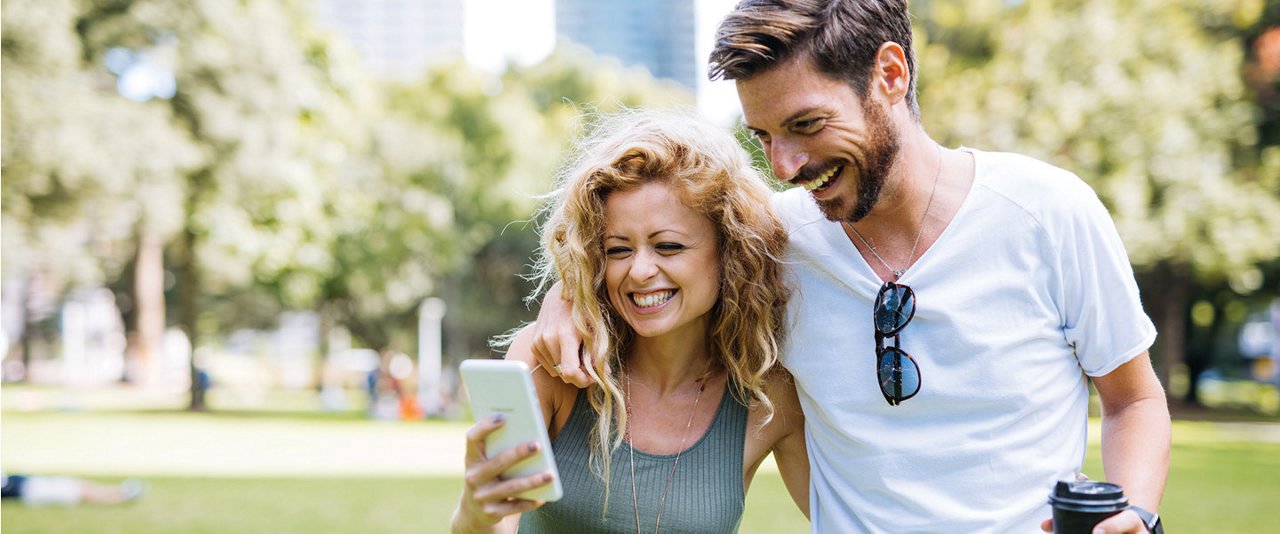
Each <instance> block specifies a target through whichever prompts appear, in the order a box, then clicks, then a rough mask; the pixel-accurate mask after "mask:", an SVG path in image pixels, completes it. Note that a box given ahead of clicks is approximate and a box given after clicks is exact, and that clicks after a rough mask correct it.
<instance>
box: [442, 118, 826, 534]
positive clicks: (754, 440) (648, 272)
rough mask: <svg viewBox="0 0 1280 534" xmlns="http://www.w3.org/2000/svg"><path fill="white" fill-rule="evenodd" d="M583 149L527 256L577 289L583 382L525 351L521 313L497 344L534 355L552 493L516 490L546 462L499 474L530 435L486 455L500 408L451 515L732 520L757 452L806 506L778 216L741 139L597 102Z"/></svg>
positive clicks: (472, 451)
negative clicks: (535, 249) (787, 358)
mask: <svg viewBox="0 0 1280 534" xmlns="http://www.w3.org/2000/svg"><path fill="white" fill-rule="evenodd" d="M578 152H579V156H578V158H577V159H576V161H575V162H574V163H573V164H571V165H569V166H568V167H567V169H568V170H567V172H566V173H565V175H564V176H563V179H562V180H561V185H560V188H559V189H558V190H557V192H556V194H555V196H554V202H553V203H552V204H551V205H550V206H549V207H548V208H547V209H548V210H549V212H550V214H549V217H548V218H547V222H546V223H545V225H544V226H543V228H542V236H543V248H542V252H541V257H540V258H539V260H540V261H539V263H538V270H539V275H540V278H541V281H542V284H541V287H546V286H547V285H549V284H551V283H560V284H562V292H563V294H564V295H565V296H566V298H570V299H571V300H572V302H573V318H574V321H575V324H577V325H578V327H579V329H580V330H581V331H582V332H584V333H585V335H584V339H586V340H587V343H586V346H585V347H584V350H586V351H590V353H591V354H593V355H595V357H593V358H592V359H591V361H592V362H596V364H595V368H594V369H591V370H590V371H591V372H592V373H593V375H594V378H595V379H596V383H595V384H593V385H592V386H590V387H588V388H586V389H582V390H579V389H578V388H576V387H574V386H572V385H569V384H566V383H564V382H562V381H561V380H559V379H555V378H552V377H551V376H550V375H549V374H547V373H546V372H545V371H544V370H542V369H540V368H537V367H536V366H535V358H534V356H533V354H532V352H531V339H530V331H529V330H528V329H526V330H525V331H523V332H521V333H519V334H518V335H517V336H516V337H515V339H514V341H513V342H512V343H511V346H510V349H509V351H508V353H507V358H511V359H519V360H522V361H525V362H526V363H528V364H529V366H530V367H531V368H534V372H533V373H534V375H533V378H534V384H535V386H536V388H537V390H538V396H539V399H540V401H541V404H542V412H543V415H544V417H546V419H547V421H546V423H547V428H548V430H549V432H550V435H551V439H552V443H553V445H552V449H553V451H554V453H555V456H556V462H557V464H558V466H559V469H560V476H561V482H562V484H563V486H564V491H565V496H564V498H562V499H561V500H559V501H557V502H553V503H546V504H544V503H539V502H531V501H525V500H520V499H516V498H514V495H517V494H519V493H522V492H524V491H526V490H528V489H530V488H532V487H537V486H540V485H543V484H546V483H548V482H549V481H550V478H549V477H547V476H545V475H533V476H529V477H525V478H519V479H512V480H501V479H499V478H498V477H497V474H498V473H501V472H502V471H503V470H504V469H506V468H507V467H509V466H510V465H513V464H514V463H516V462H518V461H520V460H522V459H524V458H526V457H528V456H530V455H532V454H537V452H536V451H534V450H532V447H517V448H515V449H513V450H511V451H508V452H504V453H503V454H499V455H496V456H494V457H493V458H486V456H485V454H484V438H485V436H486V435H488V434H489V433H490V432H492V431H494V430H495V429H496V428H498V427H499V426H500V424H501V422H499V421H492V420H485V421H480V422H477V423H476V425H475V426H473V427H472V428H471V430H470V431H469V432H468V433H467V440H468V442H467V449H468V450H467V476H466V485H465V487H464V490H463V494H462V497H461V501H460V503H459V506H458V509H457V510H456V511H455V513H454V517H453V530H454V531H455V532H487V531H503V532H510V531H514V530H515V529H516V527H517V525H518V526H519V528H520V530H521V531H522V532H568V531H604V532H650V531H655V532H656V531H672V532H726V531H734V530H736V529H737V526H738V523H739V521H740V519H741V515H742V505H743V500H744V496H745V493H746V489H747V487H748V485H749V484H750V482H751V478H752V476H753V475H754V474H755V471H756V468H757V467H759V465H760V463H761V462H762V461H763V460H764V458H765V457H766V456H767V455H768V454H769V453H770V452H773V453H774V455H775V458H776V460H777V463H778V466H779V468H780V470H781V472H782V476H783V480H784V482H785V483H786V485H787V488H788V490H789V491H790V492H791V495H792V497H793V498H794V499H795V501H796V503H797V505H798V506H799V507H800V509H801V510H802V511H804V512H805V513H806V514H807V512H808V480H809V473H808V457H807V455H806V452H805V448H804V433H803V426H804V421H803V416H802V415H801V412H800V407H799V402H798V401H797V399H796V394H795V389H794V386H793V385H792V384H791V382H790V377H789V376H788V375H786V373H785V372H784V371H782V369H781V368H780V367H778V366H777V365H776V362H777V355H778V351H779V344H780V343H781V336H782V331H783V323H784V320H785V309H784V308H785V304H786V301H787V299H788V297H789V292H788V289H787V286H786V284H784V283H783V280H782V275H781V274H780V269H779V266H778V258H779V257H780V255H781V252H782V249H783V247H784V245H785V242H786V234H785V233H784V231H783V229H782V227H781V225H780V223H779V222H778V221H777V220H776V219H775V218H774V217H773V215H772V214H771V213H770V212H769V208H768V206H769V196H768V195H769V191H768V190H767V189H766V188H765V186H764V185H763V183H762V181H761V179H760V177H759V175H758V174H757V173H756V172H755V171H754V170H753V169H752V168H751V166H750V163H749V160H748V158H747V155H746V154H745V152H744V151H743V150H742V148H741V147H740V146H738V144H737V142H736V141H735V140H734V138H733V137H732V136H731V135H729V134H728V133H726V132H721V131H718V130H716V129H714V128H711V127H708V126H705V125H702V124H701V123H699V122H698V121H696V120H694V119H692V118H690V117H689V116H686V115H680V114H672V113H658V112H627V113H623V114H619V115H616V116H613V117H610V118H609V119H607V120H605V121H602V122H601V123H598V124H597V127H596V128H594V130H593V132H592V133H591V134H590V135H588V136H587V138H586V139H585V140H584V141H582V143H581V145H580V147H579V151H578ZM540 290H541V288H540V289H539V291H540Z"/></svg>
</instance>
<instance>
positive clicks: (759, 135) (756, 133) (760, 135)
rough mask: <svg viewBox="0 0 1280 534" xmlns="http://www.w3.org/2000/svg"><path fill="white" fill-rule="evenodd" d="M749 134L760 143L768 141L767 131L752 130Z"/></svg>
mask: <svg viewBox="0 0 1280 534" xmlns="http://www.w3.org/2000/svg"><path fill="white" fill-rule="evenodd" d="M751 135H754V136H755V137H756V139H759V140H760V142H761V143H768V142H769V134H768V133H767V132H762V131H760V130H752V131H751Z"/></svg>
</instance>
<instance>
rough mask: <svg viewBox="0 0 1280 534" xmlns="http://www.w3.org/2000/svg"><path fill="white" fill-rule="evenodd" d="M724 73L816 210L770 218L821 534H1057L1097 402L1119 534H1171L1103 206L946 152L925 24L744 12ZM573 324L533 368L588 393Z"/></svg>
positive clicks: (844, 12) (899, 10) (1135, 302)
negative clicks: (930, 83)
mask: <svg viewBox="0 0 1280 534" xmlns="http://www.w3.org/2000/svg"><path fill="white" fill-rule="evenodd" d="M710 64H711V68H710V71H711V76H712V78H713V79H720V78H723V79H731V80H735V81H736V82H737V88H738V96H739V98H740V99H741V101H742V107H743V112H744V115H745V117H744V118H745V122H746V124H747V126H748V127H749V128H750V129H751V130H752V131H753V132H754V133H755V134H756V135H757V136H758V137H759V138H760V141H761V142H762V144H763V146H764V150H765V154H766V156H768V158H769V161H770V163H771V165H772V167H773V171H774V174H775V176H776V177H777V178H778V179H780V180H783V181H786V182H788V183H791V184H795V185H799V186H801V187H799V188H794V189H791V190H789V191H786V192H783V193H780V194H778V195H777V196H776V198H775V202H774V204H775V208H776V209H777V211H778V213H779V216H780V217H782V218H783V220H784V221H786V223H787V224H788V227H789V230H790V237H791V247H790V256H789V257H788V258H787V263H788V265H789V267H790V268H791V271H792V274H793V276H794V278H795V280H796V286H797V293H796V296H795V298H793V301H792V302H793V304H792V305H791V308H790V313H791V317H792V320H793V325H794V326H793V329H792V331H791V332H790V337H789V340H788V344H787V347H786V351H785V354H784V357H783V361H782V363H783V364H784V365H785V366H786V367H787V369H788V370H790V371H791V373H792V374H793V375H794V376H795V380H796V384H797V386H798V390H799V394H800V399H801V402H802V405H803V408H804V411H805V415H806V418H807V425H806V442H807V445H808V447H809V455H810V465H811V468H812V474H811V485H810V493H811V503H812V504H811V516H812V522H813V530H814V531H815V532H943V531H946V532H1028V531H1034V530H1036V529H1037V527H1038V528H1041V529H1046V530H1047V529H1049V528H1051V526H1050V523H1049V521H1047V520H1046V518H1047V517H1048V516H1049V510H1048V508H1047V506H1046V504H1045V503H1046V499H1047V497H1048V494H1049V492H1050V491H1051V490H1052V489H1053V486H1054V482H1055V481H1056V480H1063V479H1071V478H1073V477H1074V476H1075V475H1076V473H1077V472H1078V470H1079V469H1080V465H1081V462H1082V459H1083V456H1084V451H1085V444H1086V431H1087V402H1088V384H1087V380H1089V379H1091V380H1092V381H1093V383H1094V386H1095V387H1096V389H1097V391H1098V396H1099V399H1100V401H1101V405H1102V413H1103V423H1102V447H1103V463H1104V469H1105V471H1106V476H1107V479H1108V480H1109V481H1111V482H1115V483H1118V484H1121V485H1122V486H1124V488H1125V492H1126V494H1127V495H1128V497H1129V500H1130V502H1131V503H1132V504H1133V505H1135V506H1137V507H1139V508H1140V509H1141V510H1140V511H1139V510H1129V511H1125V512H1122V513H1120V514H1118V515H1116V516H1114V517H1112V518H1109V519H1108V520H1106V521H1105V522H1104V523H1102V524H1100V525H1099V529H1100V530H1099V531H1101V532H1145V531H1146V530H1147V529H1148V528H1152V527H1154V526H1155V524H1156V523H1157V521H1158V516H1155V515H1154V512H1155V510H1156V509H1157V507H1158V505H1159V503H1160V498H1161V496H1162V493H1163V491H1164V483H1165V478H1166V476H1167V471H1168V461H1169V460H1168V458H1169V440H1170V423H1169V412H1168V407H1167V405H1166V402H1165V396H1164V392H1163V391H1162V389H1161V387H1160V384H1159V382H1158V380H1157V379H1156V377H1155V374H1154V372H1153V370H1152V368H1151V364H1150V361H1149V359H1148V356H1147V352H1146V350H1147V348H1148V347H1150V345H1151V343H1152V341H1153V340H1154V338H1155V330H1154V327H1153V326H1152V324H1151V322H1150V320H1149V319H1148V318H1147V317H1146V316H1145V315H1144V314H1143V312H1142V308H1141V305H1140V302H1139V299H1138V292H1137V285H1136V283H1135V282H1134V279H1133V273H1132V268H1131V267H1130V265H1129V263H1128V257H1127V255H1126V253H1125V251H1124V247H1123V245H1122V244H1121V242H1120V240H1119V237H1118V235H1117V233H1116V230H1115V227H1114V225H1113V223H1112V222H1111V220H1110V217H1109V216H1108V215H1107V213H1106V210H1105V208H1104V207H1103V206H1102V204H1101V203H1100V202H1099V201H1098V199H1097V197H1096V195H1095V194H1094V193H1093V191H1092V190H1090V189H1089V188H1088V186H1086V185H1085V184H1084V183H1083V182H1082V181H1080V179H1079V178H1077V177H1076V176H1074V175H1072V174H1070V173H1068V172H1066V171H1064V170H1061V169H1057V168H1055V167H1052V166H1050V165H1048V164H1045V163H1042V162H1039V161H1036V160H1032V159H1030V158H1026V157H1023V156H1018V155H1014V154H1001V153H991V152H982V151H978V150H972V149H964V148H962V149H958V150H952V149H946V148H943V147H941V146H940V145H938V144H937V143H936V142H934V141H933V140H932V139H931V138H930V137H929V136H928V134H927V133H926V132H925V131H924V129H923V128H922V126H921V124H920V110H919V107H918V105H917V103H916V97H915V71H916V69H915V59H914V57H913V55H912V52H911V24H910V16H909V15H908V12H907V6H906V2H905V0H838V1H826V0H816V1H794V0H793V1H783V0H748V1H745V2H743V3H741V4H739V5H738V7H737V8H736V9H735V10H734V11H733V12H732V13H730V14H729V15H728V16H727V17H726V19H725V20H724V21H723V22H722V23H721V25H720V28H719V31H718V32H717V39H716V47H715V49H714V50H713V52H712V54H711V62H710ZM551 295H552V296H554V295H558V292H556V291H554V290H553V292H552V294H551ZM565 309H566V308H565V305H564V303H563V302H561V301H560V299H558V298H548V299H546V300H545V301H544V307H543V310H542V312H541V314H540V316H539V324H538V325H537V326H535V332H536V338H537V346H536V347H535V351H536V352H539V353H540V356H539V357H540V359H541V360H542V361H543V363H544V366H547V365H548V364H550V365H557V366H558V369H559V370H560V371H561V372H562V379H564V380H565V381H567V382H573V383H576V384H579V385H584V384H586V382H587V380H589V379H588V378H587V376H586V374H585V373H584V371H583V370H582V369H581V367H580V362H579V358H580V357H579V356H578V354H579V353H578V351H577V350H576V347H577V345H578V337H577V334H576V332H574V331H573V327H572V325H571V324H568V321H567V320H565V319H563V318H564V317H567V313H566V312H565V311H564V310H565ZM1086 375H1087V376H1088V379H1086Z"/></svg>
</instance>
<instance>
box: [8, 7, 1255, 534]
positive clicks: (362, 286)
mask: <svg viewBox="0 0 1280 534" xmlns="http://www.w3.org/2000/svg"><path fill="white" fill-rule="evenodd" d="M732 4H733V2H732V1H731V0H699V1H696V2H692V1H690V2H681V1H675V0H664V1H653V2H630V1H621V0H618V1H592V0H528V1H521V0H474V1H463V0H311V1H305V0H236V1H232V0H5V1H4V3H3V17H2V21H3V30H2V34H0V36H2V39H3V73H2V77H0V80H2V82H3V93H2V94H3V145H2V147H3V196H2V198H0V203H2V206H3V221H2V227H0V230H2V232H3V235H2V239H3V241H2V242H0V243H2V246H3V249H2V251H0V259H2V264H3V265H2V268H3V280H2V287H0V297H2V300H3V332H2V334H0V339H2V340H3V341H4V343H3V346H4V347H5V349H6V350H5V352H4V360H3V365H2V367H0V370H2V372H3V380H4V383H3V387H2V388H0V390H2V399H0V400H2V403H3V404H2V408H3V414H2V416H0V424H2V425H3V427H2V429H0V440H2V441H0V453H2V454H3V457H2V458H0V462H2V463H3V469H4V470H5V471H7V472H11V473H12V472H28V473H30V472H35V473H51V474H67V475H77V476H87V477H91V478H95V479H98V480H106V481H110V480H116V479H121V478H125V477H140V478H144V479H147V480H148V481H149V483H150V486H149V490H148V492H147V494H146V495H145V496H144V497H143V498H142V499H141V500H140V501H139V502H137V503H134V504H132V505H130V506H129V507H126V508H110V509H108V508H93V509H89V510H85V511H84V512H83V513H82V512H79V511H71V510H63V509H27V508H22V507H20V506H19V505H15V504H12V503H9V502H8V501H6V502H5V504H4V513H3V528H4V530H6V531H10V530H12V531H14V532H24V531H27V532H47V531H67V532H76V531H113V532H114V531H121V532H123V531H129V532H135V531H154V532H175V531H176V532H184V531H198V530H219V531H240V530H247V531H259V532H268V531H270V532H277V531H294V532H312V531H338V532H410V531H415V532H420V531H423V530H425V531H428V532H435V531H442V530H445V525H447V523H448V514H449V512H450V511H451V510H452V507H453V504H454V502H455V500H456V495H457V493H458V491H459V489H460V484H461V482H460V478H459V477H460V474H461V465H462V449H463V443H462V438H461V432H462V431H463V430H464V429H465V428H466V427H467V426H468V425H469V413H468V411H467V407H466V405H465V396H462V395H460V391H459V386H460V384H459V383H458V378H457V373H456V368H457V364H458V362H460V361H461V360H463V359H466V358H486V357H495V356H498V355H499V353H497V352H495V351H493V350H491V349H490V348H489V340H490V339H491V338H492V337H493V336H494V335H497V334H501V333H503V332H505V331H507V330H509V329H511V328H513V327H517V326H519V325H521V324H523V323H524V322H527V321H530V320H532V319H533V317H534V315H535V314H534V312H533V311H531V310H530V309H529V308H528V307H526V304H525V302H524V301H523V298H524V297H525V296H527V295H528V293H529V291H530V290H531V286H530V285H529V284H527V283H526V282H525V281H524V280H522V279H521V278H520V277H519V275H520V274H522V273H527V272H529V269H528V263H529V261H530V255H531V253H532V251H533V250H534V249H535V247H536V246H537V235H536V232H535V225H534V221H532V217H533V212H534V210H535V209H536V208H537V207H538V205H539V199H538V197H537V196H538V195H539V194H541V193H545V192H546V191H548V190H549V189H550V188H551V187H552V186H553V184H554V183H555V177H556V171H557V168H558V167H559V165H560V164H561V163H562V162H563V159H564V157H565V155H566V150H568V148H569V147H570V143H571V140H572V139H573V138H574V136H575V135H577V134H578V132H579V131H580V127H581V126H582V124H583V122H584V119H583V115H584V114H590V113H594V112H598V111H609V110H613V109H617V108H618V107H619V106H684V107H691V108H695V109H697V110H698V111H699V113H700V114H702V115H703V116H704V117H705V118H706V119H707V120H708V121H711V122H713V123H715V124H718V125H720V126H721V127H723V128H726V129H735V128H738V122H739V113H740V108H739V107H738V103H737V99H736V95H735V93H734V90H733V84H732V83H730V82H717V83H712V82H708V81H707V80H706V79H705V78H706V76H705V71H706V69H705V58H706V56H707V53H708V52H709V50H710V48H711V45H712V42H713V33H714V27H715V25H716V23H717V22H718V21H719V19H720V18H721V17H722V16H723V14H724V13H725V12H727V10H728V9H730V8H731V7H732ZM912 11H913V13H914V16H915V19H916V37H915V39H916V43H915V51H916V56H917V59H918V63H919V73H918V79H919V91H920V102H921V107H922V109H923V112H924V114H923V121H924V123H925V127H926V129H927V130H928V131H929V132H930V133H931V134H932V135H933V136H934V137H935V138H936V139H938V140H940V141H941V142H943V143H944V144H946V145H948V146H952V147H956V146H962V145H963V146H970V147H976V148H981V149H987V150H1002V151H1014V152H1021V153H1025V154H1028V155H1031V156H1034V157H1037V158H1040V159H1043V160H1046V161H1049V162H1051V163H1054V164H1056V165H1059V166H1061V167H1064V168H1067V169H1070V170H1072V171H1074V172H1076V173H1077V174H1079V175H1080V176H1081V177H1082V178H1083V179H1084V180H1086V181H1087V182H1088V183H1090V184H1091V185H1092V186H1093V188H1094V189H1095V190H1096V191H1097V193H1098V194H1099V196H1100V197H1101V198H1102V199H1103V202H1104V203H1105V204H1106V205H1107V207H1108V208H1109V209H1110V210H1111V213H1112V216H1113V217H1114V219H1115V221H1116V224H1117V226H1118V228H1119V230H1120V233H1121V235H1122V237H1123V238H1124V241H1125V244H1126V247H1127V249H1128V251H1129V254H1130V257H1131V259H1132V262H1133V264H1134V267H1135V270H1136V271H1137V274H1138V280H1139V284H1140V287H1141V290H1142V296H1143V300H1144V303H1145V305H1146V307H1147V311H1148V313H1149V315H1151V317H1152V319H1153V320H1154V321H1155V323H1156V325H1157V328H1158V329H1159V331H1160V337H1159V339H1158V341H1157V345H1156V347H1155V348H1154V349H1153V351H1152V356H1153V361H1154V363H1155V365H1156V369H1157V371H1158V373H1159V375H1160V377H1161V380H1162V381H1163V382H1164V384H1165V386H1166V388H1167V389H1168V391H1169V395H1170V402H1171V404H1172V406H1173V412H1174V415H1175V418H1176V419H1178V420H1179V422H1178V424H1177V425H1176V426H1175V456H1174V470H1173V475H1171V480H1170V490H1169V494H1168V496H1167V498H1166V507H1167V508H1169V511H1168V512H1167V514H1166V515H1167V517H1166V521H1167V522H1170V523H1177V522H1181V524H1182V525H1183V526H1184V527H1186V528H1177V529H1176V530H1179V531H1186V532H1209V531H1219V528H1220V527H1222V526H1223V524H1222V523H1220V522H1221V521H1223V520H1226V521H1228V523H1226V525H1227V528H1225V529H1224V530H1226V531H1243V532H1247V531H1254V526H1259V528H1261V525H1266V524H1269V523H1266V522H1264V521H1265V517H1267V516H1269V514H1264V513H1263V510H1266V508H1264V507H1265V506H1267V504H1265V503H1271V504H1273V503H1274V502H1276V500H1277V499H1280V493H1278V492H1280V489H1277V486H1276V485H1275V483H1274V474H1275V473H1277V472H1280V393H1278V388H1277V385H1278V384H1280V373H1278V372H1277V369H1278V367H1280V366H1278V365H1277V362H1278V361H1280V300H1278V297H1280V1H1278V0H1219V1H1215V2H1201V1H1199V0H1133V1H1129V2H1115V1H1113V0H964V1H961V0H917V1H914V2H912ZM738 133H739V135H740V138H741V139H742V140H743V143H744V144H745V145H747V146H748V147H749V148H751V149H753V150H755V147H754V146H753V145H752V144H751V141H750V140H749V137H748V136H746V135H743V134H742V132H741V131H740V130H739V131H738ZM755 154H756V158H757V162H758V163H759V164H761V165H762V168H763V165H764V161H763V159H761V157H760V155H759V153H758V151H757V152H756V153H755ZM1100 305H1105V303H1102V304H1100ZM533 306H534V309H535V310H536V303H534V304H533ZM1091 451H1092V452H1091V457H1090V460H1089V462H1091V463H1090V464H1089V465H1090V466H1092V467H1093V468H1094V469H1095V470H1097V469H1098V468H1097V465H1098V464H1097V458H1096V453H1097V444H1096V443H1094V444H1093V446H1092V448H1091ZM1242 451H1243V452H1242ZM1259 465H1260V466H1262V468H1263V469H1262V471H1261V472H1262V473H1267V472H1270V473H1271V474H1272V476H1271V477H1270V479H1268V478H1266V477H1260V476H1258V475H1257V466H1259ZM1268 469H1269V470H1270V471H1268ZM1101 476H1102V474H1101V472H1100V470H1098V472H1097V473H1096V477H1098V478H1100V477H1101ZM1251 477H1252V478H1251ZM1250 484H1254V485H1252V486H1251V485H1250ZM1218 487H1222V488H1233V490H1232V491H1233V492H1234V493H1233V495H1238V494H1239V491H1240V490H1239V488H1241V487H1244V488H1245V490H1244V491H1245V494H1246V496H1245V497H1241V498H1239V499H1234V500H1232V501H1231V502H1230V503H1217V502H1214V503H1211V506H1213V507H1214V508H1213V509H1214V510H1219V511H1220V510H1227V511H1228V512H1227V513H1221V512H1213V513H1210V512H1202V511H1201V508H1206V507H1209V506H1210V504H1205V502H1204V499H1205V497H1204V496H1205V495H1208V494H1212V493H1213V489H1214V488H1218ZM1250 488H1253V489H1250ZM752 489H753V491H752V493H751V495H750V496H749V501H748V506H747V516H746V519H744V523H743V530H744V531H750V532H776V531H797V530H799V531H803V530H805V528H806V527H805V523H804V520H803V517H802V516H800V515H799V513H798V512H797V511H795V510H794V507H793V506H791V505H790V504H789V500H788V498H787V497H786V496H785V492H784V491H783V490H782V489H781V483H780V481H779V480H778V479H777V477H776V473H769V472H768V470H767V469H766V473H765V474H764V475H762V476H761V477H760V478H759V479H758V480H757V483H756V485H755V486H753V488H752ZM1224 491H1226V490H1225V489H1224ZM272 495H275V497H271V496H272ZM1250 499H1256V502H1255V501H1254V500H1250ZM260 501H261V502H260ZM1223 507H1226V508H1223ZM1232 507H1234V508H1232ZM1223 515H1225V516H1228V517H1226V518H1224V517H1221V516H1223ZM1170 519H1172V521H1170ZM1229 521H1237V522H1238V523H1230V522H1229ZM1233 525H1234V526H1233ZM1171 528H1172V527H1171Z"/></svg>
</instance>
